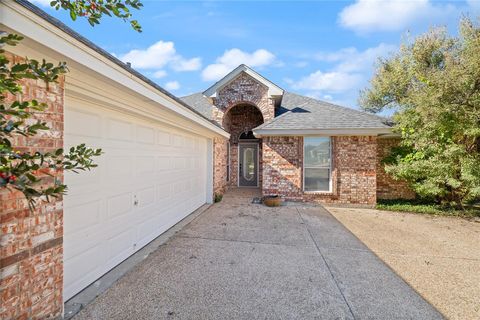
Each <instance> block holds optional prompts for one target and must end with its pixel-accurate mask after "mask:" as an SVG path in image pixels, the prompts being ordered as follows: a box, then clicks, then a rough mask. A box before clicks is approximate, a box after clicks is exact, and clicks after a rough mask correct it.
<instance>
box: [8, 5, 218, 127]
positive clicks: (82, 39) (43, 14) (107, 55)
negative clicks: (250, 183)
mask: <svg viewBox="0 0 480 320" xmlns="http://www.w3.org/2000/svg"><path fill="white" fill-rule="evenodd" d="M15 2H16V3H18V4H19V5H21V6H23V7H24V8H26V9H28V10H29V11H31V12H32V13H34V14H35V15H37V16H39V17H40V18H42V19H44V20H45V21H47V22H49V23H51V24H52V25H54V26H55V27H57V28H58V29H60V30H62V31H63V32H65V33H66V34H68V35H70V36H71V37H73V38H75V39H76V40H78V41H80V42H81V43H83V44H84V45H86V46H87V47H90V48H91V49H93V50H95V51H96V52H98V53H99V54H101V55H102V56H104V57H105V58H107V59H108V60H110V61H111V62H113V63H115V64H116V65H118V66H120V67H121V68H123V69H125V70H126V71H128V72H129V73H130V74H131V75H133V76H134V77H136V78H139V79H140V80H141V81H143V82H145V83H147V84H148V85H150V86H152V87H153V88H155V89H156V90H158V91H159V92H160V93H161V94H164V95H166V96H168V97H169V98H170V99H172V100H174V101H175V102H176V103H178V104H179V105H180V106H181V107H183V108H186V109H188V110H190V111H192V112H194V113H196V114H197V115H199V116H201V117H202V118H204V119H206V120H208V121H209V122H211V123H212V124H214V125H216V126H217V127H221V126H220V125H218V124H217V123H216V122H214V121H212V120H211V117H205V116H204V115H203V114H202V113H201V112H199V111H198V110H197V109H195V108H193V107H191V106H190V105H189V104H187V103H185V102H184V101H182V100H181V99H180V98H178V97H176V96H175V95H173V94H172V93H170V92H168V91H167V90H165V89H164V88H162V87H161V86H159V85H158V84H157V83H155V82H154V81H152V80H150V79H149V78H147V77H145V76H144V75H143V74H141V73H140V72H138V71H136V70H134V69H132V68H131V67H129V66H128V65H127V64H126V63H124V62H123V61H121V60H120V59H118V58H116V57H114V56H113V55H111V54H110V53H108V52H107V51H105V50H104V49H102V48H100V47H99V46H97V45H96V44H94V43H93V42H91V41H90V40H88V39H87V38H85V37H83V36H82V35H81V34H79V33H77V32H76V31H74V30H73V29H71V28H70V27H68V26H67V25H66V24H64V23H63V22H61V21H60V20H58V19H56V18H54V17H52V16H51V15H49V14H47V13H46V12H45V11H43V10H42V9H40V8H38V7H37V6H35V5H33V4H32V3H31V2H29V1H27V0H15Z"/></svg>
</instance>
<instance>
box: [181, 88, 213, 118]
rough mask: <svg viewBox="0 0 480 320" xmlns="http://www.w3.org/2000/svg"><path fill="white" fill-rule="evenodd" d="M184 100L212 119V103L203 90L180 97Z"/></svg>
mask: <svg viewBox="0 0 480 320" xmlns="http://www.w3.org/2000/svg"><path fill="white" fill-rule="evenodd" d="M180 99H181V100H182V101H183V102H185V103H186V104H188V105H189V106H191V107H192V108H194V109H195V110H197V111H198V112H200V113H201V114H202V115H203V116H204V117H207V118H208V119H212V104H211V103H210V101H209V100H208V98H207V97H205V96H204V95H203V93H201V92H197V93H194V94H191V95H189V96H185V97H181V98H180Z"/></svg>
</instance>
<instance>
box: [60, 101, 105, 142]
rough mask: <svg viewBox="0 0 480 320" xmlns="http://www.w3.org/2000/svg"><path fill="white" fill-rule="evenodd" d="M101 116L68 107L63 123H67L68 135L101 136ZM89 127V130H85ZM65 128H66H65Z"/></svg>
mask: <svg viewBox="0 0 480 320" xmlns="http://www.w3.org/2000/svg"><path fill="white" fill-rule="evenodd" d="M101 122H102V117H101V116H100V115H99V114H95V113H91V112H86V111H84V110H80V109H76V108H70V109H69V111H68V112H66V113H65V123H68V124H69V126H68V133H69V135H72V136H73V135H79V136H82V137H95V138H98V137H101V136H102V126H101ZM85 128H90V130H88V131H87V130H85ZM65 130H67V128H65Z"/></svg>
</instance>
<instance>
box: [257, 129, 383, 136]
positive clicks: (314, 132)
mask: <svg viewBox="0 0 480 320" xmlns="http://www.w3.org/2000/svg"><path fill="white" fill-rule="evenodd" d="M253 134H254V135H255V137H257V138H261V137H266V136H377V135H389V134H392V129H391V128H331V129H253Z"/></svg>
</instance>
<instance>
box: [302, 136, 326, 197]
mask: <svg viewBox="0 0 480 320" xmlns="http://www.w3.org/2000/svg"><path fill="white" fill-rule="evenodd" d="M331 149H332V148H331V139H330V137H304V138H303V189H304V191H320V192H329V191H330V189H331V171H332V170H331V169H332V168H331Z"/></svg>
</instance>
